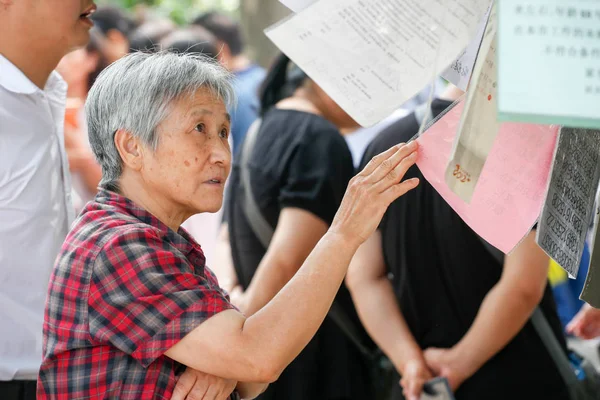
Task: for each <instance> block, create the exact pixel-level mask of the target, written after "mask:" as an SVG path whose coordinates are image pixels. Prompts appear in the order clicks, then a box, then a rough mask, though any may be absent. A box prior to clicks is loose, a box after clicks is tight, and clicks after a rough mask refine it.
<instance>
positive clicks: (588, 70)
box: [585, 68, 594, 78]
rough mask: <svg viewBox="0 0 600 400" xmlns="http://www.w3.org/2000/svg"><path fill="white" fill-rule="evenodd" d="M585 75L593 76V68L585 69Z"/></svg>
mask: <svg viewBox="0 0 600 400" xmlns="http://www.w3.org/2000/svg"><path fill="white" fill-rule="evenodd" d="M585 77H586V78H593V77H594V69H593V68H588V69H587V70H586V71H585Z"/></svg>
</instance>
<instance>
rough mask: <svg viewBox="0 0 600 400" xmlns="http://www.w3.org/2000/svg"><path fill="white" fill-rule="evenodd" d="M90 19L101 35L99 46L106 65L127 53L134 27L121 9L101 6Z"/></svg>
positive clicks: (130, 19) (133, 23) (131, 20)
mask: <svg viewBox="0 0 600 400" xmlns="http://www.w3.org/2000/svg"><path fill="white" fill-rule="evenodd" d="M92 19H93V21H94V26H95V28H96V29H98V30H99V31H100V32H101V33H102V36H101V37H100V42H99V45H100V46H101V51H102V54H103V55H104V57H106V62H107V65H110V64H112V63H113V62H115V61H117V60H118V59H120V58H121V57H123V56H124V55H125V54H127V53H129V51H130V44H129V35H130V34H131V32H133V30H134V29H135V27H136V26H135V22H134V21H133V19H132V18H130V17H129V15H128V14H127V13H126V12H125V11H124V10H123V9H121V8H119V7H116V6H101V7H98V11H96V12H95V13H94V16H93V17H92ZM100 72H101V71H98V73H100ZM97 75H98V74H96V76H97ZM94 78H95V77H94Z"/></svg>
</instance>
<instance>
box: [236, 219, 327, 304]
mask: <svg viewBox="0 0 600 400" xmlns="http://www.w3.org/2000/svg"><path fill="white" fill-rule="evenodd" d="M299 227H302V228H301V229H298V228H299ZM327 228H328V226H327V224H326V223H325V221H323V220H322V219H320V218H318V217H317V216H315V215H314V214H312V213H311V212H309V211H305V210H302V209H299V208H284V209H283V210H282V211H281V214H280V215H279V221H278V222H277V229H275V233H274V234H273V239H272V240H271V244H270V245H269V249H268V250H267V253H266V254H265V256H264V257H263V259H262V260H261V262H260V264H259V266H258V269H257V270H256V274H255V275H254V277H253V278H252V282H251V283H250V286H249V287H248V289H247V290H246V292H245V293H244V295H243V296H242V300H241V302H240V304H236V305H237V306H240V307H241V309H242V311H243V312H244V313H245V314H246V315H252V314H254V313H255V312H257V311H258V310H260V309H261V308H263V307H264V306H265V305H266V304H267V303H268V302H269V301H271V300H272V299H273V297H275V295H276V294H277V293H278V292H279V291H280V290H281V288H282V287H283V286H284V285H285V284H286V283H288V281H289V280H290V279H291V278H292V277H293V276H294V274H295V273H296V272H298V269H299V268H300V267H301V266H302V263H303V262H304V261H305V260H306V258H307V257H308V255H309V254H310V252H311V251H312V250H313V249H314V248H315V246H316V245H317V243H318V242H319V240H320V239H321V238H322V237H323V235H324V234H325V233H326V232H327Z"/></svg>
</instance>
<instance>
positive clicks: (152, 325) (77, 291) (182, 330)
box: [38, 190, 233, 400]
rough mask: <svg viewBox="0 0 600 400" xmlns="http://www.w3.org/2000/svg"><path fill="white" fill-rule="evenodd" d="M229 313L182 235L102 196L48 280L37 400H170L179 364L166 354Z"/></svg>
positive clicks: (114, 197)
mask: <svg viewBox="0 0 600 400" xmlns="http://www.w3.org/2000/svg"><path fill="white" fill-rule="evenodd" d="M232 307H233V306H232V305H231V304H230V303H229V299H228V297H227V294H226V293H225V292H223V291H222V290H221V289H220V288H219V285H218V282H217V280H216V278H215V276H214V275H213V274H212V272H211V271H210V270H209V269H208V268H205V258H204V254H203V252H202V249H201V248H200V246H199V245H198V244H197V243H196V242H195V241H194V240H193V239H192V238H191V237H190V236H189V234H188V233H187V232H185V230H183V229H180V231H179V232H178V233H176V232H174V231H172V230H171V229H169V228H168V227H167V226H166V225H165V224H163V223H161V222H160V221H159V220H158V219H156V218H155V217H154V216H152V215H151V214H150V213H148V212H147V211H145V210H144V209H142V208H141V207H139V206H137V205H136V204H134V203H133V202H132V201H130V200H128V199H126V198H125V197H123V196H120V195H118V194H116V193H113V192H109V191H107V190H101V191H100V192H99V194H98V195H97V196H96V199H95V201H93V202H91V203H89V204H88V205H87V206H86V207H85V209H84V210H83V212H82V214H81V215H80V216H79V218H78V219H77V221H76V222H75V224H74V226H73V228H72V230H71V232H70V233H69V235H68V236H67V239H66V240H65V242H64V244H63V246H62V249H61V252H60V254H59V256H58V258H57V261H56V265H55V267H54V271H53V273H52V277H51V279H50V287H49V293H48V299H47V303H46V313H45V318H44V347H43V353H44V359H43V362H42V366H41V369H40V375H39V378H38V399H56V400H60V399H64V400H67V399H68V400H72V399H80V398H85V399H106V398H110V399H121V400H125V399H170V398H171V394H172V392H173V388H174V387H175V383H176V381H177V376H178V374H179V373H181V372H183V369H184V368H185V367H184V366H183V365H181V364H179V363H177V362H176V361H173V360H172V359H170V358H168V357H166V356H165V355H164V352H165V351H167V350H168V349H169V348H171V347H172V346H173V345H175V344H176V343H177V342H178V341H179V340H181V339H182V338H183V337H184V336H185V335H186V334H188V333H189V332H190V331H192V330H193V329H194V328H196V327H197V326H198V325H200V324H201V323H202V322H203V321H205V320H206V319H208V318H210V317H211V316H213V315H214V314H216V313H219V312H221V311H223V310H227V309H230V308H232Z"/></svg>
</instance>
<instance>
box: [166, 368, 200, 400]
mask: <svg viewBox="0 0 600 400" xmlns="http://www.w3.org/2000/svg"><path fill="white" fill-rule="evenodd" d="M195 384H196V374H195V373H194V372H193V371H192V370H191V368H186V370H185V371H184V372H183V374H181V376H180V377H179V379H178V380H177V384H176V385H175V389H173V395H172V396H171V400H185V399H186V398H187V395H188V393H190V392H191V391H192V388H194V385H195Z"/></svg>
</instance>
